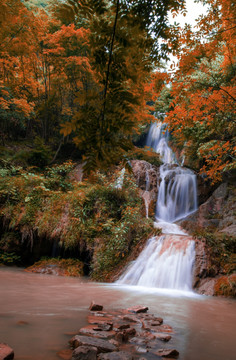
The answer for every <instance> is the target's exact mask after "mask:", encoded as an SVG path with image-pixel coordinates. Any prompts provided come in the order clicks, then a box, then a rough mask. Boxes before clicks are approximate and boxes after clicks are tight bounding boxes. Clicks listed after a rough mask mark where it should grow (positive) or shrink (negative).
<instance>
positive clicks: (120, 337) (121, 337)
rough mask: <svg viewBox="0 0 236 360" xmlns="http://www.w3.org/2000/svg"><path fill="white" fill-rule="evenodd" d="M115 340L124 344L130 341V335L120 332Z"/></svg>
mask: <svg viewBox="0 0 236 360" xmlns="http://www.w3.org/2000/svg"><path fill="white" fill-rule="evenodd" d="M115 339H116V340H117V341H119V342H120V343H124V342H127V341H128V339H129V336H128V334H126V331H125V330H124V331H119V332H118V333H117V334H116V335H115Z"/></svg>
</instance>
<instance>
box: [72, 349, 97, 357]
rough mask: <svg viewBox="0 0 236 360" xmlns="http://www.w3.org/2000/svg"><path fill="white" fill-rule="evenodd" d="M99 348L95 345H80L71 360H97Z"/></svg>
mask: <svg viewBox="0 0 236 360" xmlns="http://www.w3.org/2000/svg"><path fill="white" fill-rule="evenodd" d="M97 352H98V349H97V348H96V347H93V346H79V347H77V348H76V349H75V350H74V351H73V353H72V358H71V360H96V358H97Z"/></svg>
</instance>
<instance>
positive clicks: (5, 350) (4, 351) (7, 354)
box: [0, 343, 14, 360]
mask: <svg viewBox="0 0 236 360" xmlns="http://www.w3.org/2000/svg"><path fill="white" fill-rule="evenodd" d="M11 359H14V351H13V349H12V348H11V347H10V346H8V345H7V344H5V343H0V360H11Z"/></svg>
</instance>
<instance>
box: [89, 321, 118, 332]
mask: <svg viewBox="0 0 236 360" xmlns="http://www.w3.org/2000/svg"><path fill="white" fill-rule="evenodd" d="M112 329H113V323H111V322H103V323H100V324H97V326H96V327H93V330H96V331H101V330H103V331H110V330H112Z"/></svg>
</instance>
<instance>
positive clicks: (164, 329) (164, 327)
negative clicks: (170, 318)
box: [158, 324, 173, 333]
mask: <svg viewBox="0 0 236 360" xmlns="http://www.w3.org/2000/svg"><path fill="white" fill-rule="evenodd" d="M158 331H159V332H165V333H173V328H172V327H171V326H170V325H167V324H165V325H160V326H158Z"/></svg>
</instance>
